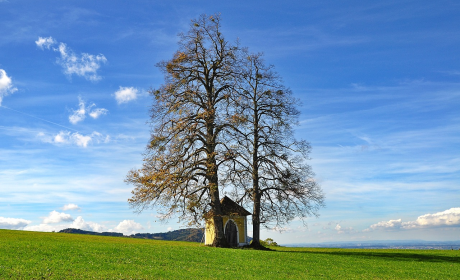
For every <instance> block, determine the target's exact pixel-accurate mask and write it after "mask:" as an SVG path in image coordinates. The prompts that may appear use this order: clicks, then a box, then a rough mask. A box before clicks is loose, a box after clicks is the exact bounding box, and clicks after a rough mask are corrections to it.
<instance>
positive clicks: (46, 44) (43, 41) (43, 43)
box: [35, 36, 57, 50]
mask: <svg viewBox="0 0 460 280" xmlns="http://www.w3.org/2000/svg"><path fill="white" fill-rule="evenodd" d="M56 43H57V42H56V40H54V38H53V37H51V36H50V37H46V38H43V37H38V40H37V41H35V44H37V47H39V48H40V49H42V50H44V49H45V48H46V49H48V50H49V49H50V48H51V46H52V45H54V44H56Z"/></svg>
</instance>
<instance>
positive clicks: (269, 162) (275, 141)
mask: <svg viewBox="0 0 460 280" xmlns="http://www.w3.org/2000/svg"><path fill="white" fill-rule="evenodd" d="M240 62H241V64H240V66H239V70H240V72H239V75H238V77H239V81H238V86H237V87H236V88H237V91H238V94H237V95H232V98H233V99H234V106H235V108H234V110H235V112H234V114H235V115H238V116H239V118H240V119H242V120H243V121H241V125H240V126H234V127H233V133H232V137H231V138H232V139H233V142H234V150H233V154H234V158H233V159H232V161H229V162H227V167H228V170H229V172H228V173H227V176H226V177H225V178H223V181H225V182H226V183H230V184H231V185H233V186H234V187H235V188H234V190H235V194H234V196H235V197H236V198H237V201H238V202H240V203H243V204H245V205H252V208H253V213H252V224H253V241H252V245H253V246H254V247H259V246H260V226H261V225H264V226H266V227H269V225H272V226H275V228H276V227H280V226H283V225H284V224H286V223H288V222H289V221H291V220H292V219H293V218H295V217H299V218H301V219H302V220H304V219H303V218H306V217H307V216H310V215H317V210H318V209H319V208H320V207H321V206H323V199H324V196H323V193H322V191H321V188H320V186H319V185H318V184H317V182H316V181H315V180H314V178H313V176H314V174H313V172H312V170H311V167H310V166H309V165H308V164H307V163H306V160H307V159H308V155H309V152H310V145H309V143H307V142H306V141H304V140H301V141H297V140H296V139H295V138H294V135H293V134H294V131H293V127H294V126H295V125H297V124H298V115H299V111H298V110H297V109H296V104H297V103H298V101H297V100H296V99H295V98H293V96H292V93H291V91H290V90H289V89H287V88H285V87H284V86H283V85H282V83H281V79H280V77H279V76H278V75H277V74H276V73H275V72H274V71H273V66H266V65H265V64H264V61H263V59H262V55H261V54H250V53H249V52H248V51H247V50H243V51H241V52H240Z"/></svg>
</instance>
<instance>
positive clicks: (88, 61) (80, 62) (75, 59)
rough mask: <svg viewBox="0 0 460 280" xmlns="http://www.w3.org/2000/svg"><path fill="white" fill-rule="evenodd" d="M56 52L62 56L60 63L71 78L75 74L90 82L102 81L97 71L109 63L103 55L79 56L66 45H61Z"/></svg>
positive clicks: (83, 54)
mask: <svg viewBox="0 0 460 280" xmlns="http://www.w3.org/2000/svg"><path fill="white" fill-rule="evenodd" d="M55 50H56V51H58V52H59V53H60V54H61V58H60V59H58V63H59V64H60V65H61V66H62V67H63V68H64V73H65V74H67V75H69V76H72V75H73V74H75V75H77V76H81V77H84V78H85V79H87V80H90V81H98V80H100V79H101V77H100V76H98V75H97V70H99V68H100V67H101V64H103V63H106V62H107V58H105V56H104V55H103V54H98V55H92V54H87V53H82V54H81V55H77V54H75V53H74V52H73V51H72V50H71V49H70V48H68V47H67V45H66V44H64V43H60V44H59V47H58V48H57V49H55Z"/></svg>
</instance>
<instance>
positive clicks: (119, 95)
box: [115, 86, 138, 104]
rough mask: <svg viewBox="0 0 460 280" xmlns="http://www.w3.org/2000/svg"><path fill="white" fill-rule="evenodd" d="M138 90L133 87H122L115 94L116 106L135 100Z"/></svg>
mask: <svg viewBox="0 0 460 280" xmlns="http://www.w3.org/2000/svg"><path fill="white" fill-rule="evenodd" d="M137 92H138V90H137V89H136V88H134V87H122V86H120V89H119V90H117V91H116V92H115V99H116V100H117V102H118V104H121V103H126V102H129V101H131V100H134V99H136V98H137Z"/></svg>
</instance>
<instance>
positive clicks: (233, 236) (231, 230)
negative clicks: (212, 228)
mask: <svg viewBox="0 0 460 280" xmlns="http://www.w3.org/2000/svg"><path fill="white" fill-rule="evenodd" d="M225 237H226V238H227V242H228V244H229V245H230V246H232V247H237V246H238V228H237V226H236V224H235V222H233V221H232V220H229V221H228V222H227V225H226V226H225Z"/></svg>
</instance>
